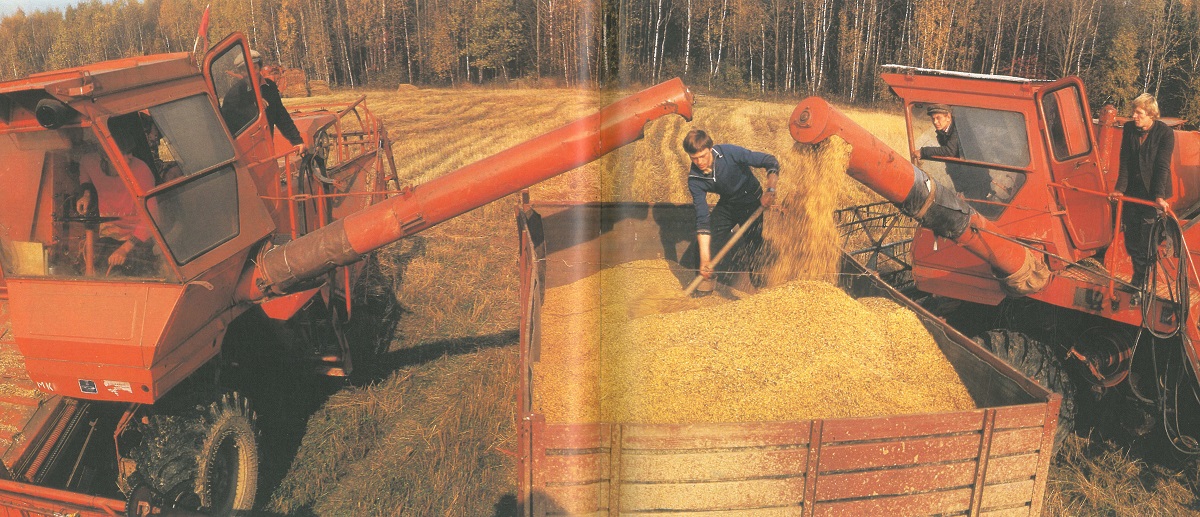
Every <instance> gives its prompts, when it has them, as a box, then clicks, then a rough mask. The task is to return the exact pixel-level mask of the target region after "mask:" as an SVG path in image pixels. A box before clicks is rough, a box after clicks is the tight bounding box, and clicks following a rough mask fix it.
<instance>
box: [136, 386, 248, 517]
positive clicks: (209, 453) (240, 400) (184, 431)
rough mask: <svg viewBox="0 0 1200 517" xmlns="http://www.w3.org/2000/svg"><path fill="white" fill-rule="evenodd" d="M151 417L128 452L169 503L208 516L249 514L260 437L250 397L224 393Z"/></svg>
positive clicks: (144, 475)
mask: <svg viewBox="0 0 1200 517" xmlns="http://www.w3.org/2000/svg"><path fill="white" fill-rule="evenodd" d="M167 413H168V412H163V413H160V414H155V415H152V416H151V417H150V421H149V424H148V425H147V426H146V429H145V434H144V436H143V438H142V445H141V446H139V447H138V448H137V449H135V450H133V451H132V452H131V456H132V457H133V459H134V460H135V461H137V463H138V472H140V473H141V476H142V478H143V479H145V480H146V482H147V483H148V484H149V486H150V487H152V488H153V489H154V490H156V491H157V492H158V493H159V494H162V497H163V499H165V502H166V504H167V505H168V506H171V507H175V508H181V509H186V510H202V511H205V512H207V513H210V514H212V515H236V514H238V513H241V512H246V513H248V512H249V511H250V510H251V509H252V508H253V507H254V496H255V492H256V491H257V489H258V459H259V458H258V440H257V436H256V432H255V426H254V420H255V415H254V412H253V411H252V410H251V409H250V402H249V401H248V400H246V398H245V397H242V396H241V395H240V394H238V393H237V392H228V393H225V394H224V395H222V396H221V397H220V399H219V400H217V401H215V402H210V403H209V404H208V405H203V404H196V405H192V406H189V407H185V408H184V409H183V410H180V411H175V412H169V413H170V414H167Z"/></svg>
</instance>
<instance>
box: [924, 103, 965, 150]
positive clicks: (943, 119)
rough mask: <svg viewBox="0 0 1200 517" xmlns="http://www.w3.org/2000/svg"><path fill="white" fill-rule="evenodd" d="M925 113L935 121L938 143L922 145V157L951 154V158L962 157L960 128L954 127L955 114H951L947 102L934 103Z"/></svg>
mask: <svg viewBox="0 0 1200 517" xmlns="http://www.w3.org/2000/svg"><path fill="white" fill-rule="evenodd" d="M925 113H926V114H928V115H929V119H930V120H931V121H933V129H934V130H935V131H934V132H935V133H936V134H937V141H938V145H936V146H929V147H922V148H921V156H920V157H921V158H929V157H933V156H949V157H951V158H962V147H960V146H959V144H958V128H955V127H954V116H953V115H951V114H950V107H949V106H947V105H945V104H934V105H932V106H930V107H929V109H927V110H925Z"/></svg>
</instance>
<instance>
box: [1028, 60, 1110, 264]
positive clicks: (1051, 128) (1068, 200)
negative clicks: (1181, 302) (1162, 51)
mask: <svg viewBox="0 0 1200 517" xmlns="http://www.w3.org/2000/svg"><path fill="white" fill-rule="evenodd" d="M1037 103H1038V113H1039V116H1040V117H1041V119H1042V124H1041V125H1042V133H1043V140H1044V141H1045V145H1046V150H1047V153H1046V155H1047V157H1048V158H1049V162H1050V175H1051V178H1053V180H1054V183H1056V184H1058V185H1059V186H1052V187H1051V190H1053V191H1054V193H1055V197H1056V198H1057V200H1058V204H1059V206H1060V208H1062V210H1063V216H1062V217H1063V224H1064V225H1065V226H1066V229H1067V233H1068V235H1070V237H1071V241H1072V242H1073V243H1074V244H1075V247H1076V248H1077V249H1079V250H1093V249H1096V248H1100V247H1103V246H1107V245H1108V244H1109V243H1110V242H1111V241H1112V237H1113V235H1112V230H1113V227H1112V206H1111V205H1110V204H1109V202H1108V199H1107V197H1105V196H1103V195H1097V194H1095V193H1087V192H1081V191H1079V190H1075V189H1083V190H1089V191H1093V192H1102V193H1107V192H1108V191H1109V190H1110V188H1109V186H1108V185H1107V184H1106V183H1105V181H1104V175H1103V173H1102V171H1101V170H1100V161H1099V155H1098V153H1097V150H1096V146H1095V145H1093V142H1095V138H1094V136H1093V135H1092V133H1091V131H1092V123H1091V122H1092V118H1091V114H1090V113H1089V112H1088V108H1087V99H1086V98H1085V97H1084V93H1083V84H1082V83H1080V82H1079V79H1078V78H1074V77H1070V78H1067V79H1063V80H1061V81H1058V82H1057V83H1054V84H1051V85H1049V86H1047V87H1045V88H1043V89H1042V90H1041V91H1039V92H1038V94H1037ZM1069 187H1073V188H1069Z"/></svg>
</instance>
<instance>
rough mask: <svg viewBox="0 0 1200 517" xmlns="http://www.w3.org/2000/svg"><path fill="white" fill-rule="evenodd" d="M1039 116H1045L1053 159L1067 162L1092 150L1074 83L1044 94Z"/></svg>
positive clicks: (1085, 115)
mask: <svg viewBox="0 0 1200 517" xmlns="http://www.w3.org/2000/svg"><path fill="white" fill-rule="evenodd" d="M1042 116H1044V117H1045V118H1046V133H1047V136H1049V137H1050V149H1051V151H1053V154H1054V159H1055V160H1057V161H1060V162H1061V161H1066V160H1070V159H1072V158H1078V157H1080V156H1083V155H1086V154H1088V153H1090V152H1091V151H1092V143H1091V140H1090V139H1089V138H1088V130H1087V124H1088V120H1087V119H1088V117H1087V111H1086V110H1084V108H1083V99H1082V98H1081V96H1080V95H1079V88H1077V87H1076V86H1075V85H1070V86H1067V87H1065V88H1059V89H1057V90H1054V91H1052V92H1049V93H1047V94H1045V95H1043V96H1042Z"/></svg>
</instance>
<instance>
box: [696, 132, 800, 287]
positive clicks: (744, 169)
mask: <svg viewBox="0 0 1200 517" xmlns="http://www.w3.org/2000/svg"><path fill="white" fill-rule="evenodd" d="M683 149H684V150H685V151H687V153H688V156H689V157H690V158H691V161H692V165H691V167H690V168H689V169H688V191H690V192H691V194H692V202H693V203H694V204H695V206H696V241H697V244H698V247H699V251H700V274H701V275H702V276H704V278H705V279H711V278H712V274H713V270H714V269H717V267H718V266H719V265H718V264H713V263H712V257H713V256H715V255H716V254H717V253H718V252H720V250H721V248H723V247H724V246H725V243H727V242H729V239H730V238H731V237H732V236H733V232H734V227H735V226H737V225H740V224H744V223H745V222H746V219H749V218H750V216H751V215H752V214H753V213H754V211H755V210H757V209H758V207H759V206H770V205H771V203H772V202H774V201H775V184H776V182H777V181H778V180H779V160H776V159H775V157H774V156H771V155H769V154H766V153H759V152H754V151H751V150H749V149H746V148H744V147H738V146H736V145H730V144H721V145H713V141H712V138H710V137H709V136H708V134H707V133H705V132H704V131H702V130H699V129H696V130H692V131H690V132H688V134H687V135H685V136H684V138H683ZM751 167H758V168H762V169H766V170H767V186H766V189H765V191H764V189H763V187H762V185H761V184H760V183H759V182H758V179H757V178H755V177H754V174H752V173H751V172H750V168H751ZM709 192H714V193H716V194H717V195H719V196H720V200H718V201H717V206H716V207H715V208H713V210H712V213H711V214H710V213H709V210H708V201H707V199H706V195H707V194H708V193H709ZM739 246H740V251H739V253H740V255H741V256H743V257H745V256H749V255H752V254H753V253H754V252H755V251H757V250H758V248H759V247H761V246H762V218H759V219H758V220H756V221H754V223H753V224H752V225H751V226H750V228H749V229H748V230H747V231H746V234H745V235H744V236H743V237H742V242H741V243H740V245H739ZM733 255H734V254H733V253H730V254H728V255H726V257H725V258H724V259H723V260H722V261H721V264H720V265H725V266H726V267H727V265H728V264H730V263H731V262H733V261H734V260H733V257H732V256H733ZM706 287H707V289H705V288H706ZM711 290H712V284H711V283H710V282H705V283H704V284H701V287H700V291H701V292H704V291H711Z"/></svg>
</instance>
